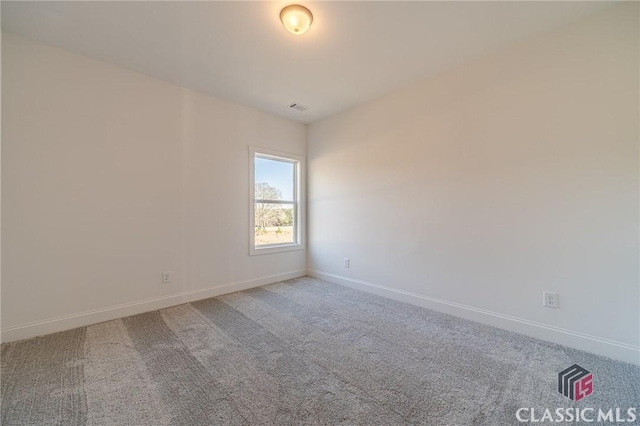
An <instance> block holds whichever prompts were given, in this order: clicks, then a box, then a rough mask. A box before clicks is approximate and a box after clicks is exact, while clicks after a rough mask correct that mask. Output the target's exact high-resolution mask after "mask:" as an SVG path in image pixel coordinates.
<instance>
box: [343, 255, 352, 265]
mask: <svg viewBox="0 0 640 426" xmlns="http://www.w3.org/2000/svg"><path fill="white" fill-rule="evenodd" d="M349 266H351V261H350V260H349V258H348V257H345V258H344V267H345V268H348V267H349Z"/></svg>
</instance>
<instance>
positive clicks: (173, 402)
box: [2, 277, 640, 426]
mask: <svg viewBox="0 0 640 426" xmlns="http://www.w3.org/2000/svg"><path fill="white" fill-rule="evenodd" d="M575 363H577V364H579V365H580V366H582V367H584V368H586V369H587V370H589V371H591V372H592V373H593V375H594V392H593V394H591V395H589V396H587V397H586V398H584V399H582V400H581V401H579V402H573V401H571V400H569V399H568V398H566V397H564V396H562V395H560V394H558V392H557V374H558V372H560V371H561V370H564V369H565V368H567V367H569V366H570V365H572V364H575ZM638 406H640V368H639V367H636V366H633V365H630V364H625V363H621V362H616V361H612V360H610V359H606V358H602V357H599V356H596V355H591V354H588V353H585V352H581V351H577V350H573V349H570V348H567V347H563V346H559V345H554V344H551V343H545V342H542V341H539V340H535V339H531V338H527V337H524V336H521V335H517V334H514V333H510V332H507V331H502V330H499V329H495V328H492V327H487V326H484V325H481V324H478V323H474V322H470V321H465V320H462V319H459V318H455V317H452V316H449V315H444V314H440V313H437V312H433V311H430V310H427V309H423V308H419V307H415V306H412V305H408V304H403V303H400V302H396V301H393V300H388V299H384V298H381V297H377V296H374V295H370V294H367V293H363V292H359V291H356V290H352V289H349V288H345V287H342V286H338V285H334V284H330V283H327V282H324V281H321V280H317V279H313V278H308V277H305V278H300V279H296V280H290V281H286V282H282V283H277V284H273V285H269V286H265V287H261V288H257V289H253V290H248V291H243V292H239V293H234V294H229V295H226V296H221V297H217V298H212V299H207V300H202V301H199V302H195V303H190V304H186V305H180V306H176V307H172V308H169V309H164V310H161V311H155V312H150V313H146V314H141V315H136V316H132V317H128V318H123V319H119V320H115V321H109V322H105V323H101V324H96V325H92V326H89V327H83V328H79V329H75V330H70V331H66V332H62V333H57V334H52V335H49V336H45V337H40V338H36V339H31V340H26V341H21V342H14V343H8V344H4V345H2V424H3V425H7V426H8V425H54V424H55V425H85V424H86V425H154V426H160V425H306V424H314V425H316V424H322V425H331V424H349V425H360V424H361V425H403V424H425V425H427V424H430V425H453V424H455V425H472V424H473V425H477V424H486V425H508V424H519V423H518V421H517V420H516V417H515V412H516V410H517V409H518V408H520V407H530V408H535V409H536V410H541V411H540V414H539V415H538V416H541V415H542V410H544V408H551V409H555V408H556V407H583V408H584V407H593V408H596V409H597V408H604V409H605V410H608V409H609V408H615V407H621V408H622V409H623V410H624V411H623V412H625V411H626V409H627V408H628V407H638ZM639 414H640V413H639ZM593 424H595V423H593ZM627 424H628V423H627Z"/></svg>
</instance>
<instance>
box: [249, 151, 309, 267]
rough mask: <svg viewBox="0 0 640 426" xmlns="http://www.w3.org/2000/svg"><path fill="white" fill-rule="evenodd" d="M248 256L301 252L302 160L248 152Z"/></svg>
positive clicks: (285, 155)
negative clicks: (249, 162) (249, 175)
mask: <svg viewBox="0 0 640 426" xmlns="http://www.w3.org/2000/svg"><path fill="white" fill-rule="evenodd" d="M249 152H250V160H251V165H250V170H251V179H250V182H251V189H250V193H251V201H250V214H249V216H250V222H251V223H250V232H249V234H250V236H251V237H250V246H249V253H250V254H251V255H256V254H266V253H277V252H281V251H289V250H301V249H303V248H304V246H303V241H302V237H303V232H302V231H303V229H304V227H303V217H304V215H303V213H304V212H303V205H304V203H303V202H302V200H303V189H304V182H303V181H302V178H303V176H304V174H303V171H302V167H303V164H304V158H303V157H300V156H297V155H292V154H285V153H282V152H277V151H271V150H267V149H262V148H254V147H252V148H250V150H249Z"/></svg>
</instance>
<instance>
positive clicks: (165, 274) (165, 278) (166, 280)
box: [162, 271, 171, 283]
mask: <svg viewBox="0 0 640 426" xmlns="http://www.w3.org/2000/svg"><path fill="white" fill-rule="evenodd" d="M162 282H163V283H170V282H171V272H169V271H166V272H163V273H162Z"/></svg>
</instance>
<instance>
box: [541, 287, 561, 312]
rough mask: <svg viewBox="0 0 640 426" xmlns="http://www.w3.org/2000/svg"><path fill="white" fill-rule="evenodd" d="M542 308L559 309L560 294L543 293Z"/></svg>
mask: <svg viewBox="0 0 640 426" xmlns="http://www.w3.org/2000/svg"><path fill="white" fill-rule="evenodd" d="M542 306H546V307H547V308H554V309H558V308H559V307H560V303H559V300H558V293H552V292H550V291H543V292H542Z"/></svg>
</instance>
